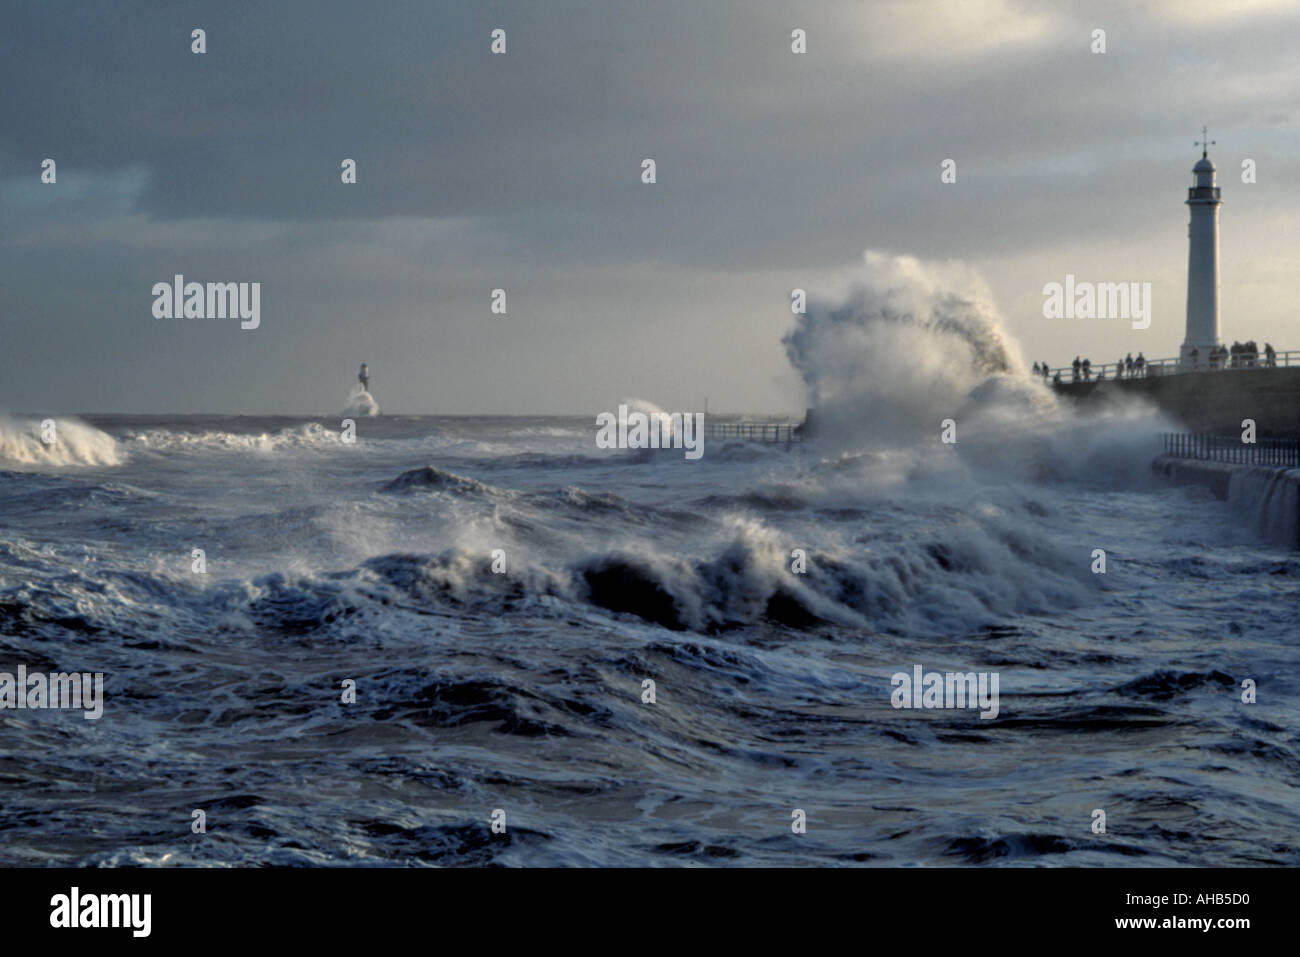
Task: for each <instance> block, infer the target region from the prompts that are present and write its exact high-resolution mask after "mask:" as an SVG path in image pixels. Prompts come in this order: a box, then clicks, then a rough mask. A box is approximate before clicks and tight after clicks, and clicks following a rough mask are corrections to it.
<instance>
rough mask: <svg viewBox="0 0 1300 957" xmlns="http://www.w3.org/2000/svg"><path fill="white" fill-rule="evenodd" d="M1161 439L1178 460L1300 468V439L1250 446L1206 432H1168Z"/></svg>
mask: <svg viewBox="0 0 1300 957" xmlns="http://www.w3.org/2000/svg"><path fill="white" fill-rule="evenodd" d="M1161 437H1162V438H1163V439H1164V443H1165V454H1166V455H1172V456H1174V457H1175V458H1180V459H1205V460H1208V461H1212V462H1231V463H1234V464H1237V465H1271V466H1274V467H1276V468H1289V469H1295V468H1300V439H1273V438H1260V439H1257V440H1256V441H1255V442H1254V443H1247V442H1242V441H1241V436H1239V435H1211V434H1209V433H1206V432H1165V433H1162V436H1161Z"/></svg>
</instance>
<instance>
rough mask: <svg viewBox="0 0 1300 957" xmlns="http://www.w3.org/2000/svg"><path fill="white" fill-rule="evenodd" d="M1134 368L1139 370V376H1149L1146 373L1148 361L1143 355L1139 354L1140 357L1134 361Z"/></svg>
mask: <svg viewBox="0 0 1300 957" xmlns="http://www.w3.org/2000/svg"><path fill="white" fill-rule="evenodd" d="M1133 368H1134V369H1136V370H1137V374H1138V375H1139V376H1144V375H1146V374H1147V373H1146V368H1147V360H1146V359H1144V358H1142V353H1140V352H1139V353H1138V357H1137V358H1136V359H1134V360H1133Z"/></svg>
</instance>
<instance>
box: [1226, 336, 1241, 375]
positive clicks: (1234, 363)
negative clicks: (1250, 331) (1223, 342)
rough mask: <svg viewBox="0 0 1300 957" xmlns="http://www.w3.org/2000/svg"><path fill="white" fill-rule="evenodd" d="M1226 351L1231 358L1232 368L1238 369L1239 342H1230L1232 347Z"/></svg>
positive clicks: (1239, 365) (1239, 363) (1239, 366)
mask: <svg viewBox="0 0 1300 957" xmlns="http://www.w3.org/2000/svg"><path fill="white" fill-rule="evenodd" d="M1228 351H1229V353H1230V354H1231V356H1232V360H1231V361H1232V368H1234V369H1240V368H1241V343H1240V342H1234V343H1233V344H1232V348H1231V349H1230V350H1228Z"/></svg>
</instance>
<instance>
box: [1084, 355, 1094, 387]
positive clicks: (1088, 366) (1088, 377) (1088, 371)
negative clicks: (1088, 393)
mask: <svg viewBox="0 0 1300 957" xmlns="http://www.w3.org/2000/svg"><path fill="white" fill-rule="evenodd" d="M1083 381H1084V382H1090V381H1092V360H1091V359H1084V360H1083Z"/></svg>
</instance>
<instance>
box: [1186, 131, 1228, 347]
mask: <svg viewBox="0 0 1300 957" xmlns="http://www.w3.org/2000/svg"><path fill="white" fill-rule="evenodd" d="M1197 145H1199V146H1200V147H1201V158H1200V159H1199V160H1198V161H1197V163H1196V165H1195V166H1193V167H1192V175H1193V177H1194V178H1195V184H1194V185H1193V186H1192V187H1191V188H1190V189H1189V190H1188V191H1187V205H1188V206H1189V207H1190V208H1191V211H1192V219H1191V224H1190V225H1189V226H1188V230H1187V237H1188V249H1187V336H1186V338H1184V340H1183V346H1182V349H1181V350H1179V366H1180V367H1181V369H1182V370H1183V371H1187V372H1190V371H1192V369H1193V368H1194V367H1199V368H1202V369H1204V368H1206V365H1207V362H1208V359H1209V353H1210V350H1211V349H1214V348H1216V347H1218V346H1219V345H1220V343H1219V207H1220V206H1221V205H1222V201H1221V200H1220V199H1219V187H1218V186H1216V185H1215V176H1214V173H1215V170H1214V163H1213V162H1211V161H1210V157H1209V148H1210V146H1211V145H1212V143H1211V141H1209V140H1207V139H1206V138H1205V128H1204V127H1202V129H1201V142H1200V143H1199V144H1197ZM1193 349H1195V350H1196V359H1195V362H1193V359H1192V356H1191V352H1192V350H1193Z"/></svg>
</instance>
